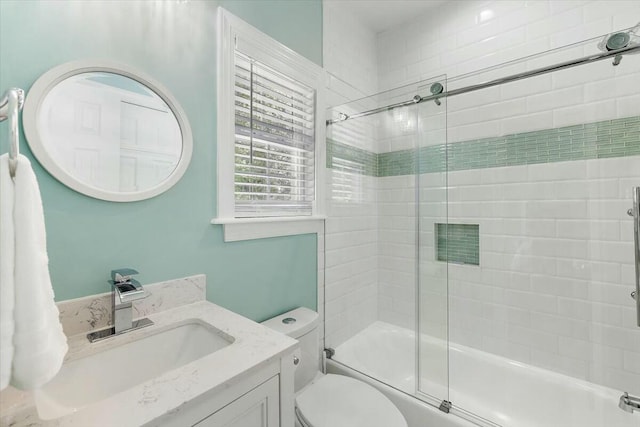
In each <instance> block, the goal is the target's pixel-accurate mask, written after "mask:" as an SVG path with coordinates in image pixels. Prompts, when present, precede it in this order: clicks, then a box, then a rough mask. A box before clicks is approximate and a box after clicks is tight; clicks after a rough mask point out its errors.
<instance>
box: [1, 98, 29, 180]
mask: <svg viewBox="0 0 640 427" xmlns="http://www.w3.org/2000/svg"><path fill="white" fill-rule="evenodd" d="M23 105H24V90H22V89H19V88H12V89H9V90H7V91H6V92H5V93H4V94H3V95H2V98H0V122H2V121H4V120H6V119H9V174H10V175H11V177H12V178H13V177H15V176H16V166H17V164H18V154H20V129H19V125H18V123H19V122H18V118H19V113H20V111H21V110H22V106H23Z"/></svg>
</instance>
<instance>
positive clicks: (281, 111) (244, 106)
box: [234, 51, 315, 217]
mask: <svg viewBox="0 0 640 427" xmlns="http://www.w3.org/2000/svg"><path fill="white" fill-rule="evenodd" d="M314 118H315V90H314V89H313V88H311V87H309V86H306V85H304V84H302V83H299V82H297V81H295V80H293V79H290V78H288V77H287V76H285V75H283V74H280V73H278V72H277V71H275V70H273V69H271V68H269V67H267V66H266V65H264V64H262V63H260V62H258V61H256V60H253V59H251V58H249V57H248V56H246V55H244V54H242V53H240V52H238V51H236V53H235V174H234V176H235V179H234V182H235V214H236V217H263V216H289V215H312V213H313V201H314V194H315V186H314V182H315V173H314V171H315V129H314V126H315V123H314Z"/></svg>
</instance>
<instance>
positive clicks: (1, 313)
mask: <svg viewBox="0 0 640 427" xmlns="http://www.w3.org/2000/svg"><path fill="white" fill-rule="evenodd" d="M13 193H14V191H13V180H12V179H11V176H10V175H9V155H8V154H3V155H2V156H0V390H2V389H4V388H5V387H6V386H8V385H9V379H10V378H11V361H12V360H13V301H14V297H13V266H14V253H15V246H14V234H13V197H14V196H13Z"/></svg>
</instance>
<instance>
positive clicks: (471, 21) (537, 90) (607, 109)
mask: <svg viewBox="0 0 640 427" xmlns="http://www.w3.org/2000/svg"><path fill="white" fill-rule="evenodd" d="M638 22H640V2H637V1H616V0H611V1H606V2H601V1H581V2H571V1H558V0H539V1H533V2H531V1H526V2H525V1H505V0H499V1H497V0H494V1H471V0H469V1H455V2H446V3H444V4H443V5H442V6H441V7H440V8H439V9H438V11H437V12H436V13H433V12H429V13H428V14H425V15H424V16H419V17H417V18H416V19H415V20H414V21H413V22H412V23H409V24H407V25H403V26H400V27H398V28H393V29H391V30H388V31H386V32H383V33H380V34H378V54H377V57H378V70H379V78H378V81H379V87H378V88H379V90H381V91H382V90H388V89H391V88H393V87H397V86H400V85H406V84H409V83H412V82H416V81H419V80H425V79H431V78H432V77H433V76H436V75H438V74H447V75H448V77H449V78H450V79H451V78H452V77H456V76H460V75H463V74H466V73H473V72H476V71H478V70H481V69H483V68H486V67H493V66H496V65H499V64H502V63H504V62H507V61H513V60H516V59H519V58H523V57H525V56H528V55H534V54H537V53H541V52H545V51H547V50H549V49H554V48H558V47H561V46H566V45H569V44H572V43H577V42H581V41H583V40H585V39H588V38H593V37H599V36H601V35H603V34H607V33H610V32H613V31H616V30H621V29H624V28H628V27H631V26H633V25H635V24H637V23H638ZM596 44H597V43H594V42H589V43H587V44H580V45H578V46H576V47H572V48H568V49H563V50H562V51H560V52H557V53H554V54H552V55H543V56H541V57H537V58H533V59H531V60H530V61H525V62H520V63H515V64H511V65H510V66H508V67H500V68H498V69H492V70H489V71H486V72H483V73H480V74H474V75H472V76H467V77H465V78H454V79H453V81H450V82H449V88H457V87H463V86H467V85H469V84H474V83H479V82H481V81H486V80H490V79H493V78H496V77H498V76H506V75H508V74H512V73H515V72H520V71H524V70H525V69H532V68H538V67H541V66H543V65H550V64H553V63H557V62H561V61H566V60H568V59H571V58H576V57H581V56H584V55H586V54H591V53H595V52H597V48H596ZM624 61H627V62H626V63H624ZM639 70H640V55H628V56H626V57H625V58H624V59H623V63H622V64H621V65H620V66H618V67H613V66H612V65H611V62H610V61H602V62H600V63H597V64H590V65H586V66H581V67H577V68H572V69H569V70H564V71H560V72H556V73H554V74H553V75H545V76H540V77H536V78H530V79H527V80H525V81H521V82H515V83H511V84H508V85H503V86H502V87H499V88H490V89H484V90H481V91H478V92H474V93H470V94H465V95H459V96H456V97H453V98H450V99H448V101H447V109H448V113H449V117H448V128H449V138H448V140H449V142H456V141H463V140H468V139H475V138H482V137H489V136H496V135H501V134H508V133H517V132H526V131H532V130H539V129H547V128H552V127H560V126H566V125H573V124H577V123H585V122H591V121H600V120H609V119H612V118H618V117H627V116H632V115H637V114H640V85H637V84H633V83H632V81H634V80H635V81H637V80H638V78H640V71H639ZM630 73H631V74H630Z"/></svg>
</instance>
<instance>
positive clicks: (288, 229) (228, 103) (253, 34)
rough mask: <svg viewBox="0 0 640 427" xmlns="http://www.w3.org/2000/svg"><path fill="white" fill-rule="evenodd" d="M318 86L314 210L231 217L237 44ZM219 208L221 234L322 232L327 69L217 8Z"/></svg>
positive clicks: (234, 236) (231, 236)
mask: <svg viewBox="0 0 640 427" xmlns="http://www.w3.org/2000/svg"><path fill="white" fill-rule="evenodd" d="M236 47H238V48H239V49H238V50H240V51H241V52H243V53H245V54H247V55H249V56H251V57H252V58H254V59H256V60H257V61H260V62H262V63H263V64H265V65H267V66H269V67H271V68H273V69H275V70H277V71H279V72H281V73H283V74H285V75H287V76H289V77H291V78H293V79H296V80H298V81H300V82H301V83H304V84H306V85H308V86H310V87H312V88H314V89H315V90H316V117H315V156H316V158H315V165H316V168H315V171H316V172H315V173H316V176H315V201H314V203H313V210H312V212H313V214H312V216H295V217H264V218H236V217H235V192H234V187H235V186H234V181H235V180H234V173H235V144H234V143H225V142H228V141H231V142H235V125H234V124H235V117H234V115H235V104H234V85H233V84H230V82H233V81H234V75H235V50H236ZM216 83H217V90H218V95H217V98H218V99H217V126H218V134H217V154H218V156H217V168H216V182H217V189H218V191H217V212H216V217H215V218H213V219H212V220H211V223H212V224H222V226H223V228H224V240H225V241H236V240H249V239H259V238H266V237H276V236H289V235H295V234H307V233H318V232H321V230H322V227H323V226H324V199H325V191H324V187H325V185H324V184H325V178H324V177H325V168H326V160H325V131H326V123H325V114H324V113H325V109H326V108H325V93H324V92H325V89H324V86H325V84H324V83H325V73H324V70H323V69H322V68H321V67H320V66H318V65H317V64H315V63H313V62H311V61H310V60H308V59H306V58H304V57H303V56H301V55H300V54H298V53H296V52H294V51H293V50H291V49H289V48H288V47H286V46H284V45H283V44H281V43H279V42H277V41H276V40H274V39H272V38H271V37H269V36H268V35H266V34H264V33H262V32H261V31H259V30H258V29H256V28H254V27H252V26H251V25H249V24H248V23H246V22H244V21H243V20H241V19H240V18H238V17H236V16H234V15H233V14H231V13H230V12H228V11H227V10H225V9H224V8H222V7H219V8H218V45H217V82H216Z"/></svg>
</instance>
